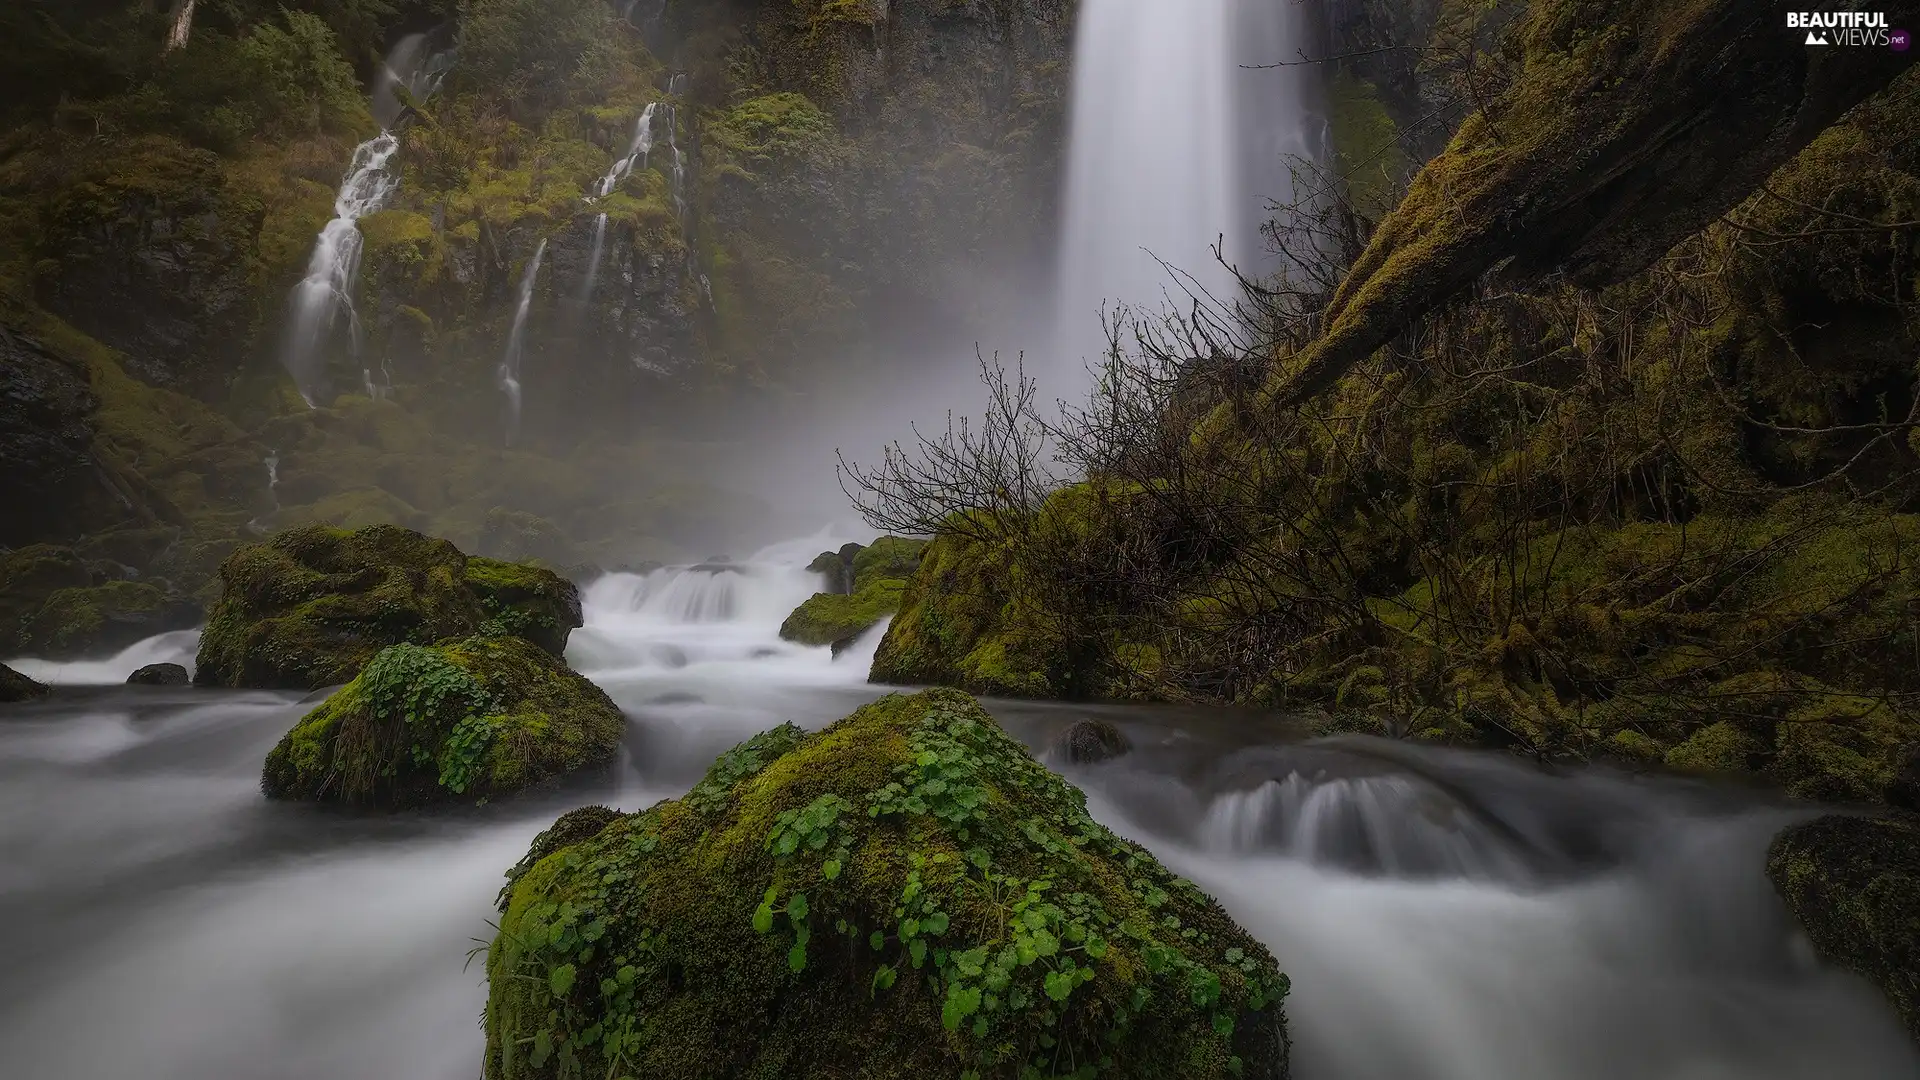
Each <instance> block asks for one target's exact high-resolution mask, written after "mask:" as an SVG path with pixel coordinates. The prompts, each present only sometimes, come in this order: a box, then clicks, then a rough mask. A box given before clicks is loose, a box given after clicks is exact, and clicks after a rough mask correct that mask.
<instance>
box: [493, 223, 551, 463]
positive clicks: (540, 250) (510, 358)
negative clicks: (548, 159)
mask: <svg viewBox="0 0 1920 1080" xmlns="http://www.w3.org/2000/svg"><path fill="white" fill-rule="evenodd" d="M546 256H547V242H546V241H545V240H542V241H540V245H539V246H538V247H536V248H534V249H533V259H532V260H531V261H529V262H528V263H527V269H526V272H525V273H523V274H521V275H520V301H519V303H518V304H517V305H515V307H514V309H513V329H512V330H511V331H509V332H508V333H507V353H506V356H504V357H503V358H501V360H500V389H501V391H502V392H504V393H505V394H506V395H507V441H508V442H509V443H511V442H512V441H513V439H514V436H516V435H518V434H519V433H520V359H521V353H522V352H524V351H525V347H526V337H527V313H528V312H530V311H532V310H533V283H534V279H536V278H538V277H539V276H540V260H542V259H544V258H546Z"/></svg>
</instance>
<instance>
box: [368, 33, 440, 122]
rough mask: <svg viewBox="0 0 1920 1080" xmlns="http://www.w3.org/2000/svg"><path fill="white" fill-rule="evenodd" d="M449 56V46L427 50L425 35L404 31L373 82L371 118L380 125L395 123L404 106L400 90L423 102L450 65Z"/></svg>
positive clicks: (438, 86) (437, 87) (436, 87)
mask: <svg viewBox="0 0 1920 1080" xmlns="http://www.w3.org/2000/svg"><path fill="white" fill-rule="evenodd" d="M453 55H454V54H453V51H452V50H451V49H441V50H436V51H432V52H429V51H428V42H427V35H426V34H408V35H406V36H405V37H403V38H401V39H400V40H399V42H398V43H396V44H395V45H394V47H393V51H392V52H389V53H388V54H387V60H386V63H385V64H383V65H382V66H381V69H380V78H379V79H378V80H376V82H375V84H374V88H373V118H374V119H375V120H378V121H379V122H380V125H381V126H382V127H392V126H393V125H394V124H396V123H398V122H399V120H400V114H401V113H402V112H404V111H405V109H406V103H405V101H404V100H403V99H402V98H401V96H400V94H399V91H400V90H402V89H404V90H405V91H406V92H407V98H409V99H411V100H412V101H413V102H414V103H415V104H424V103H425V102H426V101H427V100H428V99H429V98H431V97H433V95H434V94H436V93H438V92H439V91H440V84H441V83H442V82H445V81H446V78H447V72H448V71H450V70H452V68H453Z"/></svg>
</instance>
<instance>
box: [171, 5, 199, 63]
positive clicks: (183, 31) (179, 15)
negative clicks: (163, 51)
mask: <svg viewBox="0 0 1920 1080" xmlns="http://www.w3.org/2000/svg"><path fill="white" fill-rule="evenodd" d="M196 3H198V0H173V11H172V12H171V16H170V17H171V18H172V19H173V29H171V30H169V31H167V51H168V52H172V51H173V50H175V49H184V48H186V46H187V35H188V34H190V33H192V32H193V6H194V4H196Z"/></svg>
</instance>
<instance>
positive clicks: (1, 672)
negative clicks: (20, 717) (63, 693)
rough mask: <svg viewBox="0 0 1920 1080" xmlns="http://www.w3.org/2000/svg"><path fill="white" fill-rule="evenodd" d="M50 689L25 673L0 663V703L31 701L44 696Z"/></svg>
mask: <svg viewBox="0 0 1920 1080" xmlns="http://www.w3.org/2000/svg"><path fill="white" fill-rule="evenodd" d="M48 693H50V691H49V690H48V689H47V688H46V687H45V686H42V685H40V684H39V683H37V682H34V681H33V680H32V679H29V678H27V677H26V676H25V675H22V674H20V673H19V672H17V671H15V670H13V669H12V668H10V667H8V666H7V665H5V664H0V704H11V703H13V702H16V701H32V700H33V699H35V698H43V697H46V696H47V694H48Z"/></svg>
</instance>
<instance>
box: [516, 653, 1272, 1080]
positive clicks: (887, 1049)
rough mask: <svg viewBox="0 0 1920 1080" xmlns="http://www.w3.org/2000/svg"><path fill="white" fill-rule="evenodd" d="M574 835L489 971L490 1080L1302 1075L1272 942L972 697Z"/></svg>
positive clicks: (831, 739) (767, 761)
mask: <svg viewBox="0 0 1920 1080" xmlns="http://www.w3.org/2000/svg"><path fill="white" fill-rule="evenodd" d="M567 821H568V819H562V822H563V823H565V822H567ZM572 824H574V825H580V826H582V827H580V828H577V829H574V828H569V829H567V830H565V831H566V833H567V835H568V837H569V838H571V842H569V843H567V844H565V845H564V846H559V847H557V848H556V847H552V846H551V845H548V846H546V847H541V846H539V845H536V849H535V851H533V852H530V853H529V861H528V862H526V863H523V864H522V866H520V867H518V868H516V869H517V871H518V872H517V875H516V876H515V878H514V880H513V882H512V884H511V887H510V890H509V893H508V896H507V904H506V909H505V914H504V917H503V918H502V919H501V921H500V931H499V934H498V935H497V936H496V937H495V939H494V941H493V944H492V946H491V947H490V949H489V952H488V958H487V974H488V981H489V985H490V988H491V989H490V994H489V1000H488V1005H487V1012H486V1030H487V1058H486V1060H487V1073H488V1075H489V1076H507V1075H514V1076H524V1077H557V1076H561V1075H588V1076H600V1075H608V1074H611V1075H633V1076H648V1077H658V1078H661V1080H697V1078H704V1077H714V1076H826V1075H833V1076H845V1077H895V1076H915V1077H918V1076H930V1077H953V1076H967V1075H978V1076H983V1077H984V1076H996V1077H997V1076H1014V1075H1029V1070H1034V1071H1033V1072H1032V1073H1031V1074H1032V1075H1046V1076H1051V1075H1066V1074H1068V1073H1069V1072H1071V1070H1070V1069H1068V1068H1066V1067H1064V1066H1063V1064H1062V1063H1069V1062H1071V1063H1075V1064H1076V1066H1077V1067H1079V1068H1082V1069H1091V1068H1093V1067H1096V1063H1097V1067H1098V1070H1099V1075H1100V1076H1102V1077H1119V1078H1142V1080H1144V1078H1149V1077H1151V1078H1160V1077H1169V1076H1179V1077H1183V1078H1191V1080H1205V1078H1216V1080H1224V1078H1226V1077H1230V1076H1234V1077H1249V1078H1260V1080H1278V1078H1282V1077H1285V1076H1286V1075H1287V1056H1288V1041H1287V1033H1286V1020H1285V1015H1284V1012H1283V1010H1282V1008H1281V1004H1282V999H1283V998H1284V996H1285V994H1286V993H1287V989H1288V984H1287V979H1286V977H1285V976H1284V975H1282V974H1280V972H1279V970H1278V968H1277V967H1276V965H1275V963H1274V960H1273V957H1272V956H1271V955H1270V954H1269V953H1268V951H1267V949H1266V948H1265V947H1264V946H1262V945H1261V944H1260V943H1259V942H1258V941H1256V940H1254V939H1253V938H1252V937H1251V936H1249V935H1248V934H1247V933H1246V932H1245V931H1244V930H1242V929H1241V928H1240V927H1239V926H1237V925H1236V924H1235V923H1234V922H1233V921H1232V920H1231V919H1230V918H1229V917H1228V916H1227V914H1226V912H1225V911H1223V910H1222V909H1221V908H1220V906H1219V905H1218V904H1216V903H1215V902H1214V901H1213V900H1212V899H1210V898H1209V897H1207V896H1206V895H1205V894H1203V893H1202V892H1201V891H1200V890H1199V889H1198V888H1196V887H1195V886H1193V885H1192V884H1191V883H1189V882H1187V881H1185V880H1184V879H1182V878H1179V877H1176V876H1175V875H1173V874H1172V873H1170V872H1168V871H1167V870H1166V869H1165V868H1164V867H1162V866H1161V865H1160V863H1159V862H1158V861H1157V860H1155V859H1154V857H1153V856H1152V855H1151V854H1149V853H1148V852H1147V851H1146V850H1144V849H1142V848H1140V847H1139V846H1137V845H1135V844H1133V843H1130V842H1128V841H1126V840H1123V839H1121V838H1120V837H1117V836H1115V835H1114V834H1113V833H1111V832H1109V831H1108V830H1107V829H1106V828H1104V827H1103V826H1101V825H1099V824H1097V823H1096V822H1094V821H1093V820H1092V818H1090V817H1089V816H1088V815H1087V811H1086V806H1085V797H1084V796H1083V795H1082V794H1081V793H1080V792H1079V791H1078V790H1076V789H1075V788H1073V787H1072V786H1070V785H1069V784H1067V783H1066V782H1065V781H1064V780H1062V779H1061V778H1060V777H1058V776H1056V775H1054V774H1053V773H1050V772H1048V771H1047V770H1046V769H1045V768H1043V767H1042V766H1040V765H1039V764H1038V763H1037V762H1036V761H1034V760H1033V758H1032V757H1030V756H1029V755H1028V754H1027V752H1026V750H1025V749H1024V748H1023V747H1021V746H1020V745H1019V744H1018V743H1017V742H1015V741H1014V740H1012V739H1011V738H1009V737H1008V736H1007V735H1006V734H1005V733H1004V732H1003V731H1001V729H1000V728H999V726H998V725H997V724H995V722H994V721H993V719H992V718H991V717H989V716H988V715H987V714H986V713H985V712H983V711H982V710H981V709H980V707H979V706H978V705H977V704H976V703H974V701H973V700H972V699H971V698H969V697H967V696H966V695H964V694H961V693H958V692H956V691H951V690H933V691H928V692H926V693H922V694H916V695H913V696H911V697H908V696H900V695H894V696H891V697H888V698H885V699H882V700H881V701H878V702H876V703H874V704H872V705H868V706H866V707H865V708H862V709H861V710H860V711H858V712H856V713H854V714H853V715H852V716H850V717H847V718H846V719H844V720H841V721H839V722H838V723H836V724H834V725H832V726H831V727H829V728H827V729H826V730H825V731H822V732H819V733H817V734H807V733H805V732H802V731H801V730H800V729H798V728H796V727H794V726H792V725H783V726H781V727H779V728H776V729H774V730H772V731H769V732H766V733H764V734H761V735H759V736H756V737H755V738H753V739H751V740H749V741H748V742H746V743H743V744H741V745H740V746H738V747H735V748H734V749H733V750H730V751H728V752H727V753H726V754H723V755H722V756H721V757H720V759H719V760H718V761H716V762H715V763H714V766H713V768H712V769H711V770H710V771H709V772H708V773H707V776H706V778H705V779H704V780H702V781H701V782H700V783H699V784H698V785H696V786H695V787H694V788H693V790H692V791H691V792H689V793H688V794H687V795H686V796H685V797H684V798H681V799H677V800H670V801H666V802H662V803H659V804H657V805H655V806H654V807H652V808H650V809H648V810H645V811H643V812H640V813H637V814H628V815H620V816H618V817H613V818H607V817H606V816H605V815H596V816H595V817H594V819H593V820H590V821H575V822H572ZM560 831H562V830H561V823H556V826H555V829H554V830H551V831H550V833H549V835H552V834H553V833H555V832H560ZM589 832H591V833H592V835H591V836H587V835H585V834H587V833H589Z"/></svg>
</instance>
